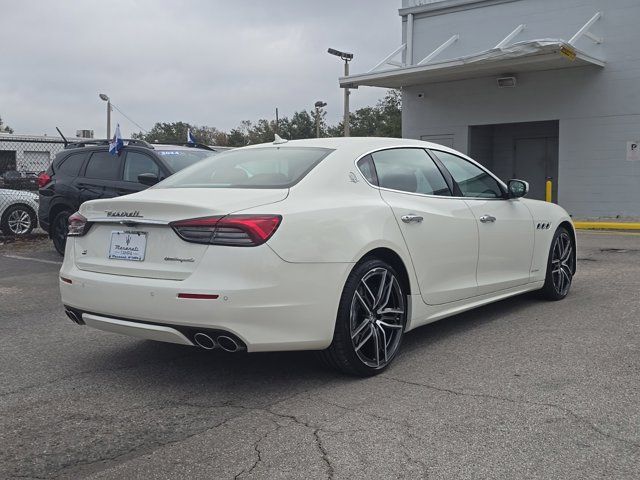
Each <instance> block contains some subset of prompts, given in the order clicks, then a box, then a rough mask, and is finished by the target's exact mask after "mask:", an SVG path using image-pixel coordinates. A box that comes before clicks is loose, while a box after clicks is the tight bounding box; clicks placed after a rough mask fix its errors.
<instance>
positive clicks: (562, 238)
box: [551, 232, 574, 296]
mask: <svg viewBox="0 0 640 480" xmlns="http://www.w3.org/2000/svg"><path fill="white" fill-rule="evenodd" d="M552 252H553V253H552V257H551V277H552V279H553V287H554V289H555V291H556V293H557V294H558V295H560V296H565V295H566V294H567V293H568V292H569V288H570V287H571V281H572V278H573V270H574V264H573V262H574V257H573V244H572V243H571V238H569V234H568V233H567V232H562V233H561V234H560V235H558V236H557V237H556V240H555V242H554V244H553V250H552Z"/></svg>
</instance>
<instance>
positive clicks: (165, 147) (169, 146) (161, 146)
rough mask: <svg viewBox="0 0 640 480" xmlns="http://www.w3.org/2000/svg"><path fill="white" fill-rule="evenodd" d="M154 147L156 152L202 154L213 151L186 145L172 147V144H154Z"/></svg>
mask: <svg viewBox="0 0 640 480" xmlns="http://www.w3.org/2000/svg"><path fill="white" fill-rule="evenodd" d="M152 146H153V148H154V149H155V150H182V151H189V150H200V151H202V152H210V151H211V150H207V149H206V148H200V147H197V146H193V147H189V146H186V145H172V144H170V143H153V144H152ZM211 148H213V149H215V148H217V147H211Z"/></svg>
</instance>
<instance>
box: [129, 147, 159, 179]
mask: <svg viewBox="0 0 640 480" xmlns="http://www.w3.org/2000/svg"><path fill="white" fill-rule="evenodd" d="M142 173H153V174H154V175H156V176H160V169H159V168H158V164H157V163H156V162H155V160H154V159H153V158H151V157H150V156H149V155H145V154H144V153H140V152H127V157H126V158H125V160H124V175H123V180H124V181H125V182H138V175H140V174H142Z"/></svg>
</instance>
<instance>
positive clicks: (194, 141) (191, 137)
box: [187, 128, 198, 144]
mask: <svg viewBox="0 0 640 480" xmlns="http://www.w3.org/2000/svg"><path fill="white" fill-rule="evenodd" d="M187 143H193V144H195V143H198V142H196V138H195V137H194V136H193V135H192V134H191V129H190V128H189V129H188V130H187Z"/></svg>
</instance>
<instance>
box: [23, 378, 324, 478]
mask: <svg viewBox="0 0 640 480" xmlns="http://www.w3.org/2000/svg"><path fill="white" fill-rule="evenodd" d="M314 388H317V387H312V388H309V389H306V390H303V391H301V392H298V393H294V394H292V395H288V396H286V397H285V398H281V399H279V400H276V401H275V402H273V403H271V404H269V405H267V406H266V408H265V407H248V406H245V405H236V404H234V403H233V402H231V401H224V402H219V403H216V404H211V405H201V404H198V403H193V402H188V401H184V402H181V401H175V405H183V406H189V407H192V408H201V409H205V410H210V409H215V408H236V409H239V410H241V411H242V413H238V414H237V415H231V416H229V417H228V418H225V419H224V420H223V421H222V422H220V423H217V424H215V425H212V426H210V427H205V428H201V429H198V430H196V431H193V432H191V433H189V434H187V435H184V436H182V437H180V438H175V439H172V440H167V441H154V442H151V443H148V444H144V443H141V444H138V445H135V446H133V447H131V448H129V449H128V450H126V451H124V452H120V453H118V454H116V455H112V456H109V457H101V458H98V459H95V460H91V461H83V460H81V459H78V460H77V461H75V462H73V463H71V464H69V465H66V466H64V467H62V468H61V469H58V470H57V471H55V472H53V473H51V474H48V476H47V478H51V477H56V478H57V477H61V476H65V475H71V476H72V477H75V476H77V474H79V473H80V474H82V475H87V474H90V473H96V472H98V471H102V470H106V469H108V468H111V467H113V466H116V465H118V464H119V463H122V462H124V461H128V460H132V459H136V458H139V457H141V456H143V455H146V454H148V453H153V452H155V451H156V450H158V449H160V448H163V447H166V446H171V445H175V444H179V443H181V442H184V441H186V440H189V439H190V438H192V437H195V436H197V435H200V434H203V433H206V432H209V431H212V430H215V429H217V428H220V427H224V426H225V425H226V424H227V423H228V422H230V421H232V420H235V419H239V418H242V417H243V416H245V415H248V414H250V413H251V412H260V411H262V412H265V413H270V414H272V415H274V416H276V417H280V418H289V419H292V420H294V421H295V422H296V423H300V424H302V425H306V424H305V423H304V422H302V421H299V420H297V419H296V417H295V416H292V415H291V416H290V415H284V414H279V413H277V412H273V411H271V410H270V409H271V408H273V407H275V406H276V405H278V404H280V403H283V402H286V401H288V400H291V399H293V398H295V397H297V396H300V395H305V394H308V392H309V391H311V390H313V389H314ZM172 403H174V402H172ZM274 423H276V422H274ZM276 424H277V423H276ZM306 426H307V427H308V428H313V427H311V426H309V425H306ZM281 427H282V425H278V427H276V428H275V429H273V430H270V431H269V432H267V434H266V435H268V434H269V433H273V432H274V431H276V430H278V429H279V428H281ZM266 435H265V438H266ZM263 439H264V438H261V439H259V441H258V443H259V442H260V441H262V440H263ZM132 454H135V455H132ZM260 455H261V454H260ZM118 460H122V462H119V463H116V464H115V465H106V466H105V468H103V469H98V470H93V471H92V470H91V467H92V466H93V465H96V464H100V463H107V462H114V461H118ZM257 463H259V462H256V466H257ZM254 468H255V466H254ZM78 470H80V472H78ZM14 476H16V475H14ZM32 478H38V477H32Z"/></svg>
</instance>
